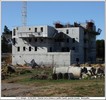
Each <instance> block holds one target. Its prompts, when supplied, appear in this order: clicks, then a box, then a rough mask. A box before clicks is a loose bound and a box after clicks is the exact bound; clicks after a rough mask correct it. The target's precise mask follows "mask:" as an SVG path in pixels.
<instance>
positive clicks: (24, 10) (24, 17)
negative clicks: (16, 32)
mask: <svg viewBox="0 0 106 100" xmlns="http://www.w3.org/2000/svg"><path fill="white" fill-rule="evenodd" d="M26 25H27V1H22V26H26Z"/></svg>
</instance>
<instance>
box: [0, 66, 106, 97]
mask: <svg viewBox="0 0 106 100" xmlns="http://www.w3.org/2000/svg"><path fill="white" fill-rule="evenodd" d="M27 70H30V71H29V72H30V73H29V72H28V71H27V72H28V73H22V74H11V76H9V77H7V78H6V79H4V80H2V83H1V88H2V90H1V96H2V97H104V96H105V79H104V77H102V78H97V79H81V80H66V79H59V80H52V77H51V74H52V69H51V68H40V69H27ZM45 73H46V75H48V78H47V79H36V78H35V79H34V78H32V77H33V76H34V75H35V74H45Z"/></svg>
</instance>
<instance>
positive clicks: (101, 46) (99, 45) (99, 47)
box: [96, 40, 105, 61]
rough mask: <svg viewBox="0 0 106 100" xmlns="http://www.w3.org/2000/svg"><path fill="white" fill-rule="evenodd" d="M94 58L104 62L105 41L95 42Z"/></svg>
mask: <svg viewBox="0 0 106 100" xmlns="http://www.w3.org/2000/svg"><path fill="white" fill-rule="evenodd" d="M96 56H97V58H102V60H103V61H104V58H105V41H104V40H97V41H96Z"/></svg>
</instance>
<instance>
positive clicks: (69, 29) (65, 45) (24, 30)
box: [12, 22, 99, 66]
mask: <svg viewBox="0 0 106 100" xmlns="http://www.w3.org/2000/svg"><path fill="white" fill-rule="evenodd" d="M96 35H99V32H96V27H95V25H94V23H93V22H86V23H84V24H78V23H74V25H70V24H67V25H62V24H60V23H55V26H54V27H52V26H32V27H28V26H22V27H16V28H14V29H13V31H12V39H13V45H12V64H25V63H30V62H31V61H32V60H34V61H35V62H36V64H38V65H46V66H48V65H49V66H50V65H52V66H69V65H71V64H76V63H80V64H81V63H85V62H90V63H95V61H96Z"/></svg>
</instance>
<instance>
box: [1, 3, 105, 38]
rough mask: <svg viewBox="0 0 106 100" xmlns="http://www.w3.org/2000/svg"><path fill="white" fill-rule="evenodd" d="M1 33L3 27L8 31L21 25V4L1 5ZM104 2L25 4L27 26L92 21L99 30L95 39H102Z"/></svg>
mask: <svg viewBox="0 0 106 100" xmlns="http://www.w3.org/2000/svg"><path fill="white" fill-rule="evenodd" d="M1 7H2V14H1V18H2V23H1V26H2V31H3V28H4V25H6V26H8V28H9V29H10V30H12V28H13V27H14V26H21V25H22V16H21V15H22V14H21V11H22V2H19V1H17V2H15V1H14V2H12V1H11V2H6V1H3V2H2V3H1ZM104 12H105V2H103V1H102V2H100V1H98V2H90V1H89V2H72V1H68V2H66V1H64V2H38V1H33V2H27V25H28V26H33V25H52V26H53V23H54V22H56V21H60V22H61V23H63V24H65V23H67V22H70V24H73V23H74V22H80V23H84V22H85V21H86V20H91V19H93V20H94V21H95V24H96V26H97V28H101V29H102V32H101V35H99V36H97V39H104V32H105V31H104V19H105V13H104Z"/></svg>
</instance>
